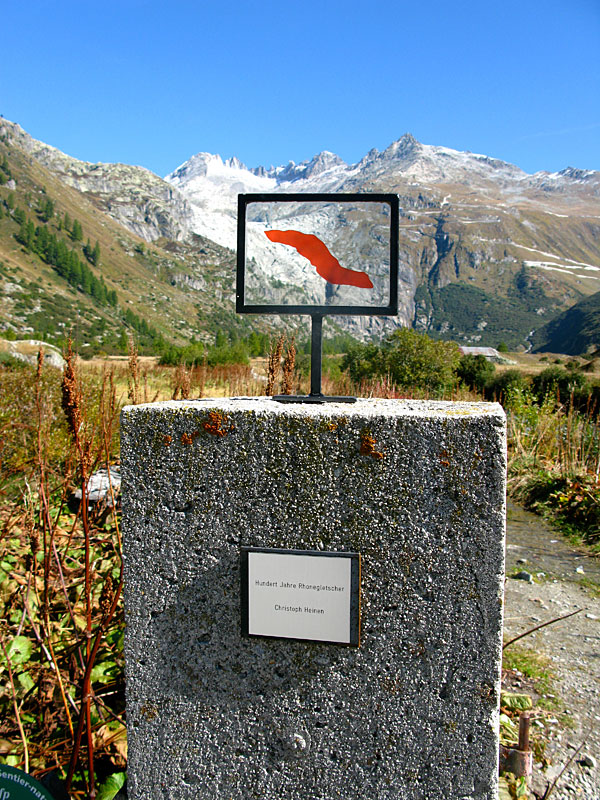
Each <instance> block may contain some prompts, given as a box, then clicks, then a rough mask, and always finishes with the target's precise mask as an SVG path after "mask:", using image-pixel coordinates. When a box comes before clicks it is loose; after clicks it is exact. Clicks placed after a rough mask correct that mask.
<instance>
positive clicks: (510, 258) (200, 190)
mask: <svg viewBox="0 0 600 800" xmlns="http://www.w3.org/2000/svg"><path fill="white" fill-rule="evenodd" d="M166 180H167V181H168V182H169V183H170V184H171V185H173V186H174V187H176V188H177V189H178V190H179V191H180V192H181V194H182V195H184V196H185V197H186V198H187V200H188V201H189V205H190V207H191V208H192V212H193V221H192V223H191V225H192V228H193V229H194V230H195V231H196V232H198V233H201V234H202V235H204V236H206V237H208V238H210V239H212V240H214V241H217V242H219V244H221V245H223V246H224V247H231V248H233V247H234V246H235V230H236V214H237V208H236V198H237V195H238V193H240V192H336V191H340V192H369V191H374V192H396V193H397V194H398V195H399V196H400V202H401V206H402V215H401V224H400V277H399V281H400V285H399V295H400V311H399V316H398V320H394V321H391V320H388V321H387V323H386V325H387V326H388V327H389V326H390V325H394V324H398V323H400V324H403V325H414V326H415V327H417V328H419V329H422V330H426V331H428V332H429V333H430V334H432V335H438V336H452V337H454V338H457V339H459V340H461V341H465V342H471V343H480V344H497V343H498V342H499V341H500V340H505V341H506V342H507V343H508V344H510V345H512V346H517V344H519V343H522V344H524V343H526V341H527V338H528V336H529V333H530V331H531V330H533V329H535V328H537V327H539V326H540V325H542V324H544V322H546V321H547V320H549V319H550V318H551V317H552V316H554V315H555V314H556V313H557V312H560V311H561V310H562V309H564V308H566V307H568V306H569V305H571V304H573V303H574V302H575V301H576V300H577V299H578V298H580V297H581V296H585V295H587V294H589V293H590V292H594V291H596V290H597V289H598V288H600V283H599V281H600V247H599V244H598V242H599V234H600V173H598V172H592V171H586V170H576V169H573V168H567V169H565V170H562V171H561V172H559V173H548V172H540V173H536V174H535V175H529V174H527V173H525V172H524V171H523V170H521V169H519V168H518V167H516V166H514V165H512V164H508V163H505V162H503V161H499V160H497V159H492V158H488V157H487V156H483V155H478V154H474V153H462V152H458V151H455V150H451V149H449V148H445V147H434V146H430V145H424V144H421V143H419V142H417V141H416V139H415V138H414V137H413V136H411V135H410V134H406V135H404V136H402V137H401V138H400V139H399V140H398V141H397V142H394V143H393V144H391V145H390V146H389V147H388V148H387V149H386V150H384V151H383V152H381V153H380V152H378V151H377V150H371V151H370V152H369V153H368V154H367V155H366V156H364V158H362V159H361V160H360V161H359V162H358V163H357V164H346V163H345V162H344V161H342V159H340V158H339V157H338V156H336V155H334V154H333V153H329V152H323V153H320V154H319V155H317V156H315V158H313V159H312V160H311V161H308V162H304V163H302V164H294V163H293V162H290V163H289V164H288V165H287V166H285V167H283V166H279V167H270V168H268V169H265V168H264V167H257V168H252V169H249V168H247V167H246V166H245V165H244V164H242V163H240V162H239V161H238V160H237V159H231V160H228V161H225V162H223V161H222V160H221V158H220V157H219V156H215V155H212V154H209V153H199V154H197V155H195V156H193V157H192V158H191V159H190V160H189V161H187V162H186V163H185V164H183V165H182V166H180V167H179V168H178V169H176V170H175V171H174V172H172V173H171V174H170V175H168V176H167V177H166ZM265 261H268V259H265ZM284 273H285V270H284ZM281 280H283V281H284V282H285V280H286V278H285V274H284V275H283V276H281ZM353 323H354V328H358V329H359V330H360V328H362V329H363V331H364V330H366V331H367V332H369V333H373V332H375V330H376V329H377V327H378V325H379V324H380V322H379V320H376V319H373V318H362V319H355V320H353Z"/></svg>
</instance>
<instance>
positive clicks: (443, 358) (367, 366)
mask: <svg viewBox="0 0 600 800" xmlns="http://www.w3.org/2000/svg"><path fill="white" fill-rule="evenodd" d="M460 358H461V356H460V350H459V349H458V345H457V344H456V342H445V341H436V340H435V339H431V338H430V337H429V336H427V334H425V333H419V332H418V331H415V330H412V329H411V328H401V329H400V330H397V331H394V333H392V334H391V335H390V336H388V337H387V339H386V340H385V341H384V342H383V343H382V344H381V345H377V344H374V343H370V344H357V345H353V346H351V347H349V348H348V352H347V353H346V355H345V357H344V360H343V362H342V369H343V370H347V371H348V372H349V374H350V377H351V378H352V380H353V381H355V382H356V383H360V381H362V380H369V379H372V378H377V377H379V378H383V377H388V378H389V379H390V380H391V382H392V383H393V384H395V385H396V386H398V387H400V388H403V389H423V390H425V391H428V392H433V393H436V394H441V393H443V392H444V391H447V390H448V389H451V388H453V387H454V386H455V385H456V382H457V378H456V370H457V368H458V365H459V362H460Z"/></svg>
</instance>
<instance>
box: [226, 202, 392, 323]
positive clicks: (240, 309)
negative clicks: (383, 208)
mask: <svg viewBox="0 0 600 800" xmlns="http://www.w3.org/2000/svg"><path fill="white" fill-rule="evenodd" d="M319 202H323V203H332V202H334V203H335V202H337V203H379V204H381V203H385V204H387V205H388V206H389V208H390V276H389V280H390V291H389V303H388V304H387V305H383V306H342V305H340V306H329V305H275V304H273V305H255V304H249V303H246V302H245V301H244V290H245V270H246V209H247V207H248V206H249V205H250V204H252V203H319ZM399 220H400V204H399V200H398V195H396V194H375V193H361V192H357V193H351V194H346V193H335V192H334V193H319V194H309V193H294V194H284V193H271V194H239V195H238V219H237V224H238V227H237V271H236V297H235V310H236V312H237V313H238V314H278V315H279V314H309V315H311V316H315V315H319V316H330V315H336V316H340V315H344V316H348V315H349V316H352V315H358V316H385V317H395V316H396V315H397V314H398V231H399Z"/></svg>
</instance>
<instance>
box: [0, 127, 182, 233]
mask: <svg viewBox="0 0 600 800" xmlns="http://www.w3.org/2000/svg"><path fill="white" fill-rule="evenodd" d="M2 136H4V137H6V138H7V139H9V140H10V142H11V143H12V144H13V145H14V146H17V147H19V148H20V149H21V150H22V151H23V152H25V153H27V154H29V155H30V156H31V157H32V158H34V159H35V160H36V161H37V162H38V163H40V164H41V165H42V166H44V167H46V168H47V169H48V170H50V171H51V172H52V173H53V174H54V175H56V176H57V177H58V178H59V179H60V180H61V181H62V182H63V183H65V184H66V185H67V186H71V187H73V188H74V189H77V190H78V191H79V192H81V193H82V194H84V195H85V196H86V197H87V198H88V199H89V200H90V202H92V203H93V204H94V205H95V206H96V208H98V209H99V210H100V211H103V212H105V213H106V214H108V215H109V216H110V217H112V218H113V219H114V220H115V221H116V222H119V223H120V224H121V225H123V226H124V227H125V228H127V229H128V230H130V231H131V232H132V233H135V234H136V235H137V236H139V237H140V238H141V239H144V240H145V241H146V242H153V241H155V240H156V239H159V238H161V237H163V238H165V239H172V240H174V241H184V240H186V239H188V238H189V237H190V235H191V234H192V232H193V229H192V225H191V222H192V219H193V212H192V209H191V208H190V206H189V204H188V203H187V201H186V199H185V197H184V196H183V195H181V194H180V193H179V192H178V191H177V189H175V188H174V187H173V186H170V185H169V184H168V183H166V182H165V181H163V180H162V179H161V178H159V177H158V175H155V174H154V173H153V172H150V170H148V169H145V168H144V167H133V166H129V165H128V164H91V163H89V162H87V161H79V160H78V159H76V158H71V157H70V156H68V155H65V154H64V153H61V151H60V150H57V149H56V148H55V147H50V145H47V144H44V143H43V142H39V141H38V140H37V139H34V138H33V137H31V136H30V135H29V134H28V133H26V132H25V131H24V130H23V129H22V128H21V127H20V126H19V125H15V124H14V123H12V122H9V121H8V120H5V119H0V137H2Z"/></svg>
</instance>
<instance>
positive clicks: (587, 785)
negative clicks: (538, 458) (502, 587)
mask: <svg viewBox="0 0 600 800" xmlns="http://www.w3.org/2000/svg"><path fill="white" fill-rule="evenodd" d="M516 569H520V570H523V571H526V572H529V573H530V574H531V575H532V576H533V579H534V581H535V582H534V583H529V582H528V581H527V580H516V579H514V578H508V579H507V581H506V595H505V631H506V634H507V636H508V637H511V636H516V635H517V634H519V633H521V632H524V631H525V630H528V629H529V628H533V627H534V626H535V625H538V624H540V623H542V622H545V621H546V620H550V619H552V618H553V617H558V616H561V615H563V614H567V613H569V612H570V611H575V610H576V609H581V612H580V613H579V614H577V615H576V616H574V617H571V618H570V619H568V620H565V621H563V622H558V623H556V624H554V625H550V626H548V627H546V628H543V629H542V630H540V631H537V632H536V633H533V634H531V635H530V636H527V637H526V638H525V639H523V640H522V641H521V642H519V644H522V645H523V646H524V647H528V648H530V649H535V650H536V651H538V652H539V653H542V654H545V655H546V656H548V657H549V659H550V660H551V667H550V670H551V672H552V673H553V674H554V675H555V678H556V688H557V695H558V707H557V708H556V710H555V711H554V712H552V713H550V714H549V715H548V716H547V717H546V728H547V730H548V731H549V744H548V748H547V754H548V755H549V756H550V758H551V760H552V765H551V766H550V767H549V768H548V769H547V770H546V771H545V773H541V772H540V770H539V767H538V768H537V769H536V773H537V774H536V776H535V778H534V783H533V787H534V789H536V790H538V791H539V790H540V789H543V788H545V786H546V784H547V783H548V780H550V781H552V780H554V778H555V777H556V775H557V774H558V773H559V772H560V770H561V769H562V767H563V766H564V764H565V763H566V762H567V761H568V760H569V758H570V757H571V756H572V755H573V753H574V752H575V750H576V749H577V748H578V747H579V746H580V745H581V744H582V742H583V743H584V744H583V748H582V749H581V751H580V752H579V753H578V754H577V755H576V757H575V759H574V760H573V761H572V763H571V765H570V766H569V768H568V769H567V770H566V771H565V773H564V774H563V776H562V777H561V779H560V781H559V783H558V785H557V788H556V789H555V791H554V792H553V794H552V795H551V797H552V800H571V799H572V798H585V800H600V596H598V591H599V590H600V559H598V558H591V557H589V556H587V555H586V554H585V553H583V552H581V551H579V550H577V549H575V548H573V547H571V546H570V545H569V544H568V543H566V542H565V541H564V540H562V539H561V538H560V536H559V535H558V534H557V533H556V531H554V530H553V529H551V528H549V527H548V526H547V525H546V524H545V523H544V522H543V521H541V520H540V519H539V517H536V516H535V515H533V514H529V513H528V512H526V511H523V510H522V509H520V508H518V507H517V506H514V505H512V504H509V508H508V527H507V563H506V572H507V575H510V574H511V573H513V572H514V571H515V570H516ZM592 584H594V585H595V587H597V588H596V589H595V590H594V586H592ZM534 724H539V723H534ZM582 761H584V762H586V761H587V763H588V765H587V766H586V765H585V764H582V763H581V762H582Z"/></svg>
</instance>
